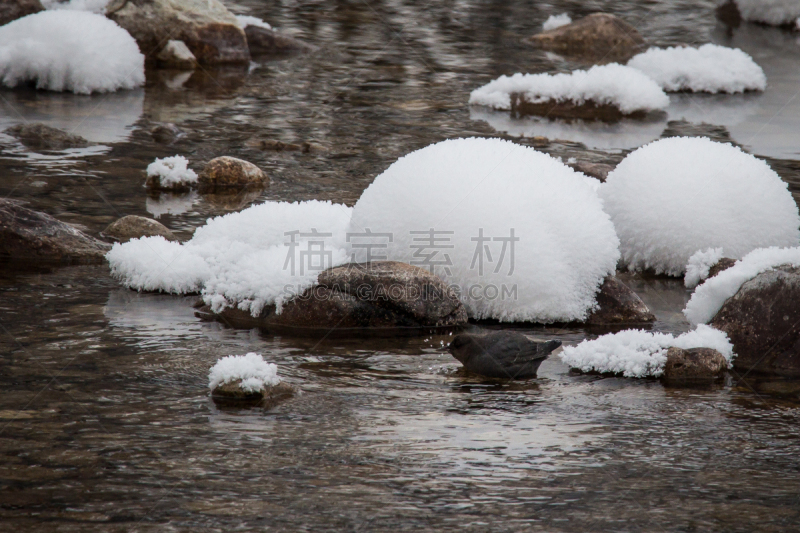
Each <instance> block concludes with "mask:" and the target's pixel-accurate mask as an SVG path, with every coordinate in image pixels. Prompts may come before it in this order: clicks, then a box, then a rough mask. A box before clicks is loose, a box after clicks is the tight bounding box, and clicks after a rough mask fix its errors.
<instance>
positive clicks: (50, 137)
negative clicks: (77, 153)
mask: <svg viewBox="0 0 800 533" xmlns="http://www.w3.org/2000/svg"><path fill="white" fill-rule="evenodd" d="M5 132H6V133H7V134H9V135H12V136H14V137H16V138H17V139H19V140H20V142H21V143H22V144H24V145H25V146H27V147H28V148H33V149H44V150H63V149H65V148H84V147H86V146H89V141H87V140H86V139H84V138H83V137H81V136H80V135H74V134H72V133H67V132H66V131H63V130H60V129H58V128H53V127H51V126H48V125H46V124H41V123H39V122H34V123H26V124H17V125H16V126H11V127H10V128H8V129H6V130H5Z"/></svg>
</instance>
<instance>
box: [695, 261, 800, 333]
mask: <svg viewBox="0 0 800 533" xmlns="http://www.w3.org/2000/svg"><path fill="white" fill-rule="evenodd" d="M781 265H791V266H793V267H800V248H777V247H774V246H773V247H770V248H762V249H758V250H753V251H752V252H750V253H749V254H747V255H746V256H744V257H743V258H742V259H741V260H739V261H737V262H736V264H734V265H733V266H732V267H730V268H727V269H725V270H723V271H722V272H720V273H719V274H717V275H716V276H714V277H713V278H711V279H708V280H706V281H705V283H703V284H702V285H700V286H699V287H697V289H695V291H694V294H692V297H691V299H690V300H689V302H688V303H687V304H686V309H684V310H683V314H684V315H685V316H686V318H687V319H688V320H689V322H691V323H692V324H704V323H706V322H709V321H710V320H711V319H712V318H714V315H716V314H717V311H719V310H720V309H721V308H722V305H723V304H724V303H725V300H727V299H728V298H730V297H732V296H733V295H734V294H736V293H737V292H739V289H740V288H741V286H742V285H743V284H745V283H746V282H748V281H750V280H751V279H753V278H754V277H756V276H757V275H759V274H761V273H762V272H766V271H768V270H772V269H773V268H775V267H777V266H781Z"/></svg>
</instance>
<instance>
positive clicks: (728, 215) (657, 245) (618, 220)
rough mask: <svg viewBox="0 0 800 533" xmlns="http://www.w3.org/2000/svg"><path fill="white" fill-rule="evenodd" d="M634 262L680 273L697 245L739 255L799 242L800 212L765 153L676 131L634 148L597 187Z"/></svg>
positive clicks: (628, 261) (627, 259) (636, 266)
mask: <svg viewBox="0 0 800 533" xmlns="http://www.w3.org/2000/svg"><path fill="white" fill-rule="evenodd" d="M599 194H600V197H601V198H602V199H603V200H604V202H605V209H606V212H608V214H609V215H611V219H612V220H613V221H614V226H615V227H616V230H617V234H618V235H619V238H620V241H621V244H620V251H621V252H622V261H623V263H624V264H625V265H627V267H628V268H629V269H631V270H641V269H652V270H655V271H656V273H659V274H662V273H663V274H668V275H671V276H680V275H682V274H683V273H684V270H685V268H686V264H687V262H688V261H689V258H690V257H691V256H692V255H693V254H694V253H695V252H697V251H698V250H706V249H708V248H722V249H723V251H724V254H725V256H726V257H730V258H732V259H739V258H741V257H743V256H744V255H745V254H747V253H748V252H750V251H752V250H754V249H756V248H762V247H767V246H797V244H798V242H800V230H798V227H799V226H800V215H798V210H797V205H796V204H795V202H794V199H793V198H792V195H791V194H790V193H789V191H788V189H787V184H786V183H785V182H783V181H782V180H781V179H780V177H779V176H778V175H777V174H776V173H775V172H774V171H773V170H772V169H771V168H770V167H769V165H767V164H766V163H765V162H764V161H762V160H760V159H756V158H755V157H753V156H752V155H749V154H747V153H745V152H743V151H742V150H740V149H739V148H737V147H734V146H731V145H729V144H722V143H716V142H713V141H711V140H709V139H706V138H697V137H694V138H689V137H673V138H668V139H661V140H658V141H655V142H653V143H650V144H648V145H645V146H643V147H641V148H639V149H638V150H635V151H634V152H632V153H631V154H629V155H628V156H627V157H626V158H625V159H624V160H623V161H622V162H621V163H620V164H619V165H617V167H616V168H615V169H614V170H613V171H612V172H611V173H609V175H608V179H607V180H606V182H605V183H604V184H603V185H602V186H601V188H600V193H599Z"/></svg>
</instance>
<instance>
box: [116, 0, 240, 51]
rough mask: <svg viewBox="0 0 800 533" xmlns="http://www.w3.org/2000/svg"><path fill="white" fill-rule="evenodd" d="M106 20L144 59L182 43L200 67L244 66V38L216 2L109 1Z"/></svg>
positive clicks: (198, 0) (228, 12)
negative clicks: (170, 44) (125, 35)
mask: <svg viewBox="0 0 800 533" xmlns="http://www.w3.org/2000/svg"><path fill="white" fill-rule="evenodd" d="M106 16H107V17H108V18H110V19H111V20H113V21H114V22H116V23H117V24H119V25H120V26H122V28H124V29H125V30H127V31H128V33H130V34H131V35H132V36H133V38H134V39H136V42H137V43H138V44H139V49H140V50H141V51H142V53H143V54H144V55H145V57H148V58H149V57H154V58H155V53H156V52H159V51H161V48H162V46H164V43H166V42H167V41H169V40H179V41H183V42H184V43H185V44H186V46H187V47H188V48H189V50H190V51H191V52H192V54H194V56H195V58H196V59H197V62H198V63H199V64H201V65H223V64H244V65H246V64H248V63H249V62H250V52H249V51H248V48H247V37H246V36H245V34H244V30H242V29H241V28H240V27H239V24H238V22H237V20H236V17H235V16H234V15H233V14H232V13H231V12H230V11H228V8H226V7H225V5H224V4H223V3H222V2H220V1H219V0H112V1H111V2H110V3H109V4H108V6H107V7H106Z"/></svg>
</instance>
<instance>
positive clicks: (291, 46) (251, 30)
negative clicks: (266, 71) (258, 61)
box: [244, 25, 314, 57]
mask: <svg viewBox="0 0 800 533" xmlns="http://www.w3.org/2000/svg"><path fill="white" fill-rule="evenodd" d="M244 33H245V35H247V46H248V47H249V48H250V53H251V54H252V55H254V56H256V55H259V56H275V57H280V56H286V55H292V54H302V53H305V52H310V51H311V50H313V49H314V48H313V47H312V46H310V45H308V44H306V43H304V42H303V41H300V40H298V39H295V38H294V37H290V36H289V35H286V34H284V33H281V32H279V31H276V30H274V29H270V28H262V27H260V26H252V25H251V26H247V27H245V29H244Z"/></svg>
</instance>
